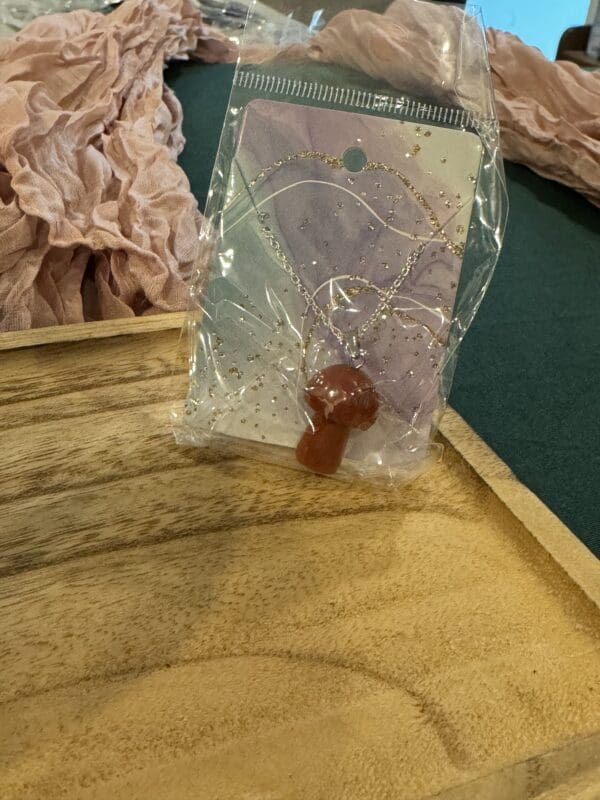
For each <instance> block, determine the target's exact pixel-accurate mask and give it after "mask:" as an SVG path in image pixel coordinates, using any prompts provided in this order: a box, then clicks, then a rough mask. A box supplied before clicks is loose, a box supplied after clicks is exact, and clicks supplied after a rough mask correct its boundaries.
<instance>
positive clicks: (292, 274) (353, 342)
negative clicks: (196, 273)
mask: <svg viewBox="0 0 600 800" xmlns="http://www.w3.org/2000/svg"><path fill="white" fill-rule="evenodd" d="M260 229H261V232H262V234H263V236H264V237H265V239H266V240H267V241H268V242H269V244H270V245H271V247H272V248H273V251H274V253H275V255H276V257H277V260H278V262H279V264H280V265H281V267H282V269H283V271H284V272H285V273H286V275H287V276H288V277H289V279H290V280H291V282H292V284H293V285H294V287H295V288H296V290H297V292H298V293H299V294H300V296H301V297H302V298H303V300H304V301H305V302H306V305H307V308H311V309H312V310H313V312H314V313H315V314H316V316H317V317H318V319H319V320H320V321H321V322H322V323H323V324H324V325H325V327H326V328H328V329H329V330H330V331H331V333H332V334H333V335H334V336H335V338H336V339H337V340H338V342H339V343H340V344H341V345H342V346H343V347H344V348H346V349H347V350H348V351H349V353H350V356H351V357H352V358H358V357H360V340H361V339H362V338H363V336H364V335H365V333H367V331H368V330H369V329H370V328H371V327H372V326H373V325H374V324H375V323H376V322H377V321H378V320H379V319H380V317H381V316H382V314H383V313H384V310H385V309H386V308H387V307H388V305H389V303H390V301H391V300H392V298H393V297H394V295H395V294H396V292H397V291H398V290H399V288H400V286H401V285H402V283H403V282H404V280H405V278H406V277H407V276H408V275H409V274H410V272H411V270H412V269H413V267H414V266H415V265H416V264H417V263H418V261H419V259H420V258H421V256H422V255H423V252H424V251H425V248H426V247H427V245H428V244H429V242H422V243H421V244H420V245H419V246H418V247H417V249H416V250H413V251H412V253H410V255H409V256H408V258H407V259H406V262H405V263H404V266H403V267H402V269H401V270H400V272H399V273H398V275H397V276H396V277H395V278H394V281H393V282H392V283H391V284H390V286H389V287H388V288H387V289H386V290H385V291H384V293H383V296H382V298H381V300H380V301H379V303H378V305H377V308H376V309H375V311H374V312H373V313H372V314H371V315H370V316H369V317H368V318H367V319H366V320H365V321H364V322H363V323H362V325H360V326H359V327H358V328H357V329H356V330H355V331H353V332H351V333H349V334H345V333H344V332H343V331H342V330H341V329H340V328H338V326H337V325H335V324H334V323H333V322H332V321H331V319H330V318H329V316H328V315H327V314H325V312H324V311H323V309H322V308H321V306H320V305H319V304H318V303H317V301H316V300H315V298H314V296H313V295H312V294H311V293H310V292H309V291H308V289H307V288H306V286H305V285H304V283H303V282H302V279H301V278H300V276H299V275H298V273H297V272H296V270H295V269H294V265H293V264H292V262H291V261H290V259H289V258H288V257H287V255H286V254H285V252H284V250H283V247H282V246H281V243H280V241H279V240H278V239H277V237H276V236H275V234H274V233H273V231H272V230H271V228H270V227H269V226H268V225H261V226H260Z"/></svg>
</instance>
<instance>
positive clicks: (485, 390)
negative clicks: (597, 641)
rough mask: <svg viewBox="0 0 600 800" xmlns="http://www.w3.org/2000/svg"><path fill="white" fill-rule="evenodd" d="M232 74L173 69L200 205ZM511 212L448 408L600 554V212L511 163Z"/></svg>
mask: <svg viewBox="0 0 600 800" xmlns="http://www.w3.org/2000/svg"><path fill="white" fill-rule="evenodd" d="M232 75H233V67H231V66H229V65H215V66H205V65H200V64H177V65H175V66H172V67H170V68H169V70H168V71H167V81H168V83H169V85H170V86H171V87H172V88H173V89H174V91H175V92H176V94H177V96H178V97H179V99H180V101H181V103H182V105H183V108H184V126H183V127H184V134H185V136H186V138H187V145H186V149H185V151H184V153H183V154H182V156H181V158H180V163H181V165H182V167H183V168H184V170H185V171H186V173H187V174H188V176H189V178H190V182H191V185H192V190H193V192H194V194H195V195H196V197H197V198H198V202H199V204H200V207H201V208H203V207H204V204H205V201H206V194H207V191H208V185H209V181H210V174H211V170H212V164H213V161H214V157H215V153H216V150H217V147H218V142H219V135H220V131H221V126H222V122H223V117H224V115H225V110H226V107H227V100H228V95H229V88H230V85H231V79H232ZM507 177H508V189H509V196H510V201H511V214H510V220H509V226H508V230H507V235H506V240H505V245H504V250H503V253H502V256H501V258H500V262H499V264H498V267H497V270H496V274H495V276H494V279H493V281H492V284H491V286H490V290H489V292H488V294H487V296H486V298H485V300H484V302H483V304H482V306H481V309H480V311H479V314H478V316H477V318H476V320H475V322H474V324H473V327H472V328H471V330H470V332H469V333H468V335H467V337H466V338H465V341H464V342H463V345H462V350H461V353H460V358H459V365H458V369H457V371H456V376H455V381H454V387H453V391H452V396H451V403H452V405H453V406H454V407H455V408H456V410H457V411H458V412H459V413H460V414H462V415H463V417H464V418H465V419H466V420H467V421H468V422H469V424H470V425H472V427H473V428H474V429H475V430H476V431H477V432H478V433H479V434H480V435H481V436H482V438H483V439H484V440H485V441H486V442H487V443H488V444H489V445H490V446H491V447H492V448H493V449H494V450H495V451H496V452H497V453H498V455H499V456H500V457H501V458H502V459H503V460H504V461H505V462H506V463H507V464H508V465H509V466H510V467H511V468H512V469H513V470H514V472H515V473H516V475H517V477H518V478H519V479H520V480H521V481H522V482H523V483H524V484H525V485H527V486H528V487H529V488H530V489H531V490H532V491H533V492H535V494H537V495H538V496H539V497H540V498H541V499H542V500H543V501H544V502H545V503H546V504H547V505H548V506H549V507H550V508H551V509H552V510H553V511H554V512H555V513H556V514H557V515H558V516H559V517H560V518H561V519H562V520H563V521H564V522H565V524H566V525H568V526H569V527H570V528H571V529H572V530H573V531H574V532H575V533H576V534H577V536H579V538H580V539H581V540H582V541H583V542H584V543H585V544H586V545H587V546H588V547H589V548H590V549H591V550H593V551H594V552H595V553H596V554H597V555H599V556H600V491H599V486H600V428H599V426H598V421H597V416H598V411H599V410H600V211H599V210H598V209H596V208H594V207H593V206H591V205H590V204H589V203H588V202H587V201H586V200H584V199H583V198H582V197H580V196H579V195H577V194H575V193H574V192H572V191H570V190H568V189H565V188H564V187H561V186H559V185H558V184H555V183H551V182H549V181H545V180H543V179H542V178H539V177H537V176H536V175H534V174H533V173H532V172H530V171H529V170H527V169H526V168H524V167H519V166H515V165H512V164H508V165H507Z"/></svg>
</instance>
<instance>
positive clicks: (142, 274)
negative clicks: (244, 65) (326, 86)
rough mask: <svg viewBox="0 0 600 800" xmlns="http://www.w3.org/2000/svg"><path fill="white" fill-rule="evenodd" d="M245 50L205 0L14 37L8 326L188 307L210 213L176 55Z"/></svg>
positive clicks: (4, 239)
mask: <svg viewBox="0 0 600 800" xmlns="http://www.w3.org/2000/svg"><path fill="white" fill-rule="evenodd" d="M188 54H193V55H195V56H196V57H198V58H200V59H202V60H204V61H208V62H214V61H224V60H228V58H230V56H231V47H230V45H229V44H228V43H226V42H225V41H224V40H222V39H221V38H219V36H218V34H214V33H211V32H210V30H209V29H207V28H205V27H204V25H203V23H202V19H201V16H200V14H199V12H198V11H197V10H196V9H195V8H194V6H193V4H192V2H191V0H141V1H140V0H128V1H127V2H125V3H124V4H123V5H122V6H120V7H119V8H118V9H116V10H115V11H113V12H112V13H111V14H109V15H106V16H105V15H102V14H95V13H90V12H86V11H76V12H72V13H70V14H61V15H56V16H48V17H41V18H39V19H38V20H36V21H34V22H33V23H31V24H30V25H28V26H27V28H26V29H25V31H24V32H23V33H21V34H19V35H17V36H16V37H14V38H11V39H6V40H3V41H1V42H0V331H6V330H17V329H21V328H30V327H40V326H44V325H55V324H63V323H73V322H83V321H84V320H88V319H109V318H114V317H125V316H133V315H134V314H146V313H156V312H159V311H172V310H176V309H181V308H183V307H184V306H185V304H186V302H187V288H186V283H185V281H186V278H187V277H188V275H189V273H190V270H191V269H192V266H193V264H194V261H195V259H196V255H197V252H198V227H199V222H200V214H199V212H198V209H197V206H196V201H195V199H194V197H193V195H192V194H191V192H190V187H189V183H188V180H187V178H186V176H185V174H184V173H183V171H182V170H181V168H180V167H178V166H177V164H176V157H177V155H178V154H179V153H180V152H181V150H182V148H183V137H182V134H181V119H182V113H181V107H180V105H179V102H178V100H177V99H176V97H175V96H174V95H173V93H172V92H171V91H170V89H169V88H168V87H166V86H165V84H164V81H163V66H164V63H165V61H167V60H169V59H173V58H187V57H188Z"/></svg>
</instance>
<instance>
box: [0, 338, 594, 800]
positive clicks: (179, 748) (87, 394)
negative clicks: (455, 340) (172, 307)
mask: <svg viewBox="0 0 600 800" xmlns="http://www.w3.org/2000/svg"><path fill="white" fill-rule="evenodd" d="M178 344H180V343H179V334H178V333H177V332H174V331H165V332H154V333H148V334H140V335H137V336H124V335H122V336H117V337H114V338H106V339H97V340H93V339H90V340H87V341H81V342H75V343H72V344H68V345H66V344H64V343H62V344H58V343H57V344H48V345H46V346H43V347H25V348H23V349H18V350H10V351H6V352H3V354H2V356H1V359H2V381H0V436H1V441H2V461H1V463H0V508H1V515H0V576H1V577H0V642H2V648H1V650H0V675H1V676H2V679H1V680H0V797H1V798H2V800H13V799H14V800H17V799H18V800H27V799H28V798H36V799H37V798H44V800H53V799H54V798H82V800H83V799H85V800H91V799H92V798H94V799H95V800H100V799H102V800H104V799H106V800H108V798H110V800H121V798H123V800H125V799H126V800H131V799H136V798H144V799H147V798H151V799H154V798H157V799H158V798H160V800H171V799H172V800H188V798H189V799H190V800H191V799H192V798H193V799H194V800H199V799H204V798H207V799H208V798H210V800H238V799H239V800H242V799H243V800H259V799H260V800H263V799H264V800H267V798H268V800H275V799H276V798H294V799H295V798H302V799H303V800H304V799H306V800H321V798H323V800H335V799H337V798H348V799H349V800H350V799H352V800H354V799H355V798H356V800H362V798H365V799H368V800H379V799H380V798H382V799H383V798H385V799H386V800H387V798H390V800H391V799H392V798H393V799H394V800H404V799H406V800H413V799H416V798H421V799H423V798H434V797H435V798H442V799H443V800H484V799H485V800H520V799H521V798H523V799H525V798H527V800H532V799H533V798H535V799H536V800H562V799H563V798H577V800H597V798H600V610H599V607H598V576H599V572H598V569H597V565H596V563H595V562H594V561H593V558H592V556H591V554H589V553H587V551H585V550H584V549H583V548H582V546H581V545H580V544H579V543H578V542H577V540H575V539H574V537H572V536H571V534H570V533H569V532H568V531H566V529H564V528H563V526H561V524H560V523H559V522H558V521H557V520H556V519H555V518H554V517H553V516H552V515H551V514H550V512H548V511H547V509H544V508H543V506H541V504H539V501H537V500H536V499H535V498H533V497H531V496H530V495H529V493H527V491H526V490H524V489H523V487H519V485H518V484H517V482H516V481H515V479H514V478H513V477H512V476H511V475H510V473H509V472H508V471H507V470H506V468H505V467H504V465H502V464H501V463H500V462H498V460H497V459H495V457H494V456H493V454H491V453H489V451H487V448H485V446H484V445H483V444H482V443H480V442H479V440H477V439H476V437H474V436H473V434H472V433H471V432H470V431H469V430H468V428H467V427H466V426H465V425H464V423H462V421H461V420H460V419H459V418H458V417H456V415H453V414H449V415H448V416H447V418H446V421H445V424H444V428H443V433H444V440H445V444H446V447H445V453H444V458H443V459H442V461H441V462H440V463H437V464H436V465H435V466H434V467H433V468H432V470H431V471H430V472H429V473H427V474H426V475H425V476H423V477H421V478H420V479H419V480H417V481H415V482H414V483H413V484H411V485H410V486H408V487H404V488H402V489H399V490H395V491H388V490H384V489H376V488H373V487H370V486H366V485H362V484H351V485H346V484H342V483H338V482H334V481H331V480H321V479H318V478H316V477H313V476H310V475H305V474H301V473H297V472H294V471H287V470H284V469H280V468H276V467H273V466H268V465H264V464H258V463H254V462H250V461H244V460H242V459H238V458H235V457H228V458H223V457H220V456H219V455H218V454H216V453H214V452H203V451H199V450H195V449H190V448H185V447H179V446H176V445H175V443H174V441H173V438H172V435H171V432H170V416H169V414H170V410H171V408H172V406H173V402H174V400H175V398H180V397H182V396H183V394H184V392H185V373H184V367H183V365H182V362H181V355H180V354H179V355H178V354H177V353H178V351H181V347H180V346H178ZM530 522H531V524H529V523H530Z"/></svg>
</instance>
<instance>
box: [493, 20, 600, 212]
mask: <svg viewBox="0 0 600 800" xmlns="http://www.w3.org/2000/svg"><path fill="white" fill-rule="evenodd" d="M487 40H488V48H489V53H490V63H491V66H492V82H493V85H494V95H495V98H496V110H497V113H498V118H499V120H500V126H501V129H502V139H501V144H502V153H503V155H504V157H505V158H507V159H508V160H509V161H516V162H518V163H520V164H526V165H527V166H528V167H530V168H531V169H532V170H534V171H535V172H537V173H539V174H540V175H543V176H544V177H545V178H551V179H552V180H555V181H558V182H559V183H564V184H565V185H567V186H571V187H572V188H573V189H576V190H577V191H578V192H581V194H583V195H584V196H585V197H587V198H588V200H590V201H591V202H592V203H594V204H595V205H598V206H600V72H586V71H585V70H583V69H581V67H579V66H577V64H571V63H569V62H567V61H548V59H546V58H545V56H544V55H543V54H542V53H541V52H540V51H539V50H537V49H536V48H535V47H529V46H528V45H526V44H524V43H523V42H522V41H521V40H520V39H519V38H517V37H516V36H513V35H512V34H510V33H504V32H502V31H497V30H493V29H490V28H488V30H487Z"/></svg>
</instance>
